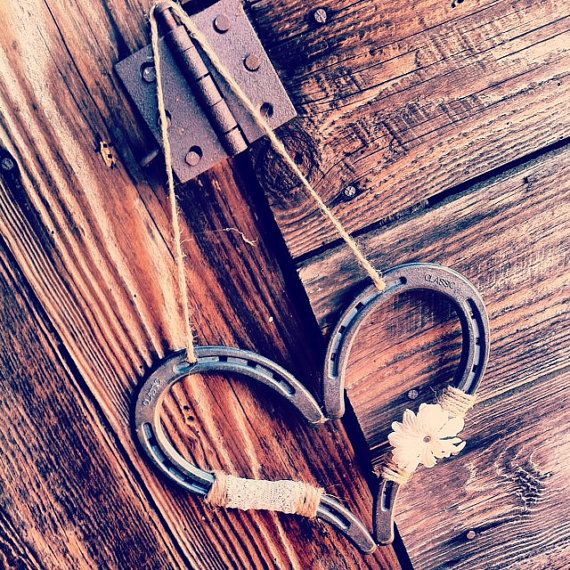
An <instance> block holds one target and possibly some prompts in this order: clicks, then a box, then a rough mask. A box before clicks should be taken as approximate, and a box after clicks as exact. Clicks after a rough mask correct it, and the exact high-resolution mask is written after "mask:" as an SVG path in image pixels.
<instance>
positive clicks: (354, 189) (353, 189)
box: [342, 184, 358, 200]
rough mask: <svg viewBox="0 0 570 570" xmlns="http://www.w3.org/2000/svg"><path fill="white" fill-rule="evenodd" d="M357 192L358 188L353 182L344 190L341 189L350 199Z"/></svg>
mask: <svg viewBox="0 0 570 570" xmlns="http://www.w3.org/2000/svg"><path fill="white" fill-rule="evenodd" d="M357 194H358V188H357V187H356V186H355V185H354V184H349V185H348V186H347V187H346V188H344V190H343V191H342V195H343V196H344V197H345V198H346V199H347V200H352V199H353V198H354V197H355V196H356V195H357Z"/></svg>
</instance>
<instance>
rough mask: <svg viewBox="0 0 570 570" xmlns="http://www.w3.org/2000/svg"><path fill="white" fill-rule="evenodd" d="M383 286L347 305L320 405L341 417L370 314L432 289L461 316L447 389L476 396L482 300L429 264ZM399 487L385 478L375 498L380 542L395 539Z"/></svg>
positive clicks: (482, 347) (484, 344) (484, 356)
mask: <svg viewBox="0 0 570 570" xmlns="http://www.w3.org/2000/svg"><path fill="white" fill-rule="evenodd" d="M383 277H384V280H385V281H386V284H387V287H386V289H385V290H384V291H382V292H380V291H379V290H378V289H377V288H376V287H375V286H374V285H370V286H368V287H367V288H366V289H364V291H362V292H361V293H360V294H359V295H358V296H357V297H356V298H355V299H354V300H353V301H352V303H351V304H350V305H349V306H348V308H347V309H346V310H345V311H344V313H343V314H342V316H341V318H340V320H339V321H338V323H337V325H336V326H335V328H334V330H333V331H332V334H331V337H330V340H329V345H328V349H327V353H326V360H325V365H324V382H323V390H324V405H325V410H326V413H327V415H328V416H329V417H334V418H338V417H341V416H342V415H343V413H344V384H345V373H346V369H347V365H348V359H349V355H350V351H351V348H352V346H353V344H354V341H355V339H356V337H357V335H358V332H359V330H360V328H361V326H362V324H363V323H364V322H365V320H366V318H367V317H368V316H369V315H370V314H371V313H372V311H373V310H374V309H375V308H377V307H379V306H380V305H381V304H383V303H385V302H386V301H388V300H389V299H391V298H394V297H395V296H397V295H399V294H400V293H403V292H405V291H412V290H422V289H423V290H430V291H435V292H437V293H440V294H442V295H444V296H445V297H446V298H448V299H449V300H450V301H451V303H452V304H453V306H454V308H455V310H456V313H457V315H458V317H459V321H460V324H461V333H462V348H461V358H460V362H459V366H458V368H457V370H456V373H455V376H454V378H453V380H452V382H451V385H452V386H453V387H455V388H458V389H459V390H462V391H463V392H465V393H467V394H470V395H474V394H475V392H476V390H477V387H478V386H479V383H480V382H481V379H482V378H483V375H484V373H485V368H486V365H487V361H488V359H489V348H490V342H489V319H488V316H487V311H486V309H485V305H484V303H483V300H482V299H481V296H480V294H479V292H478V291H477V289H476V288H475V287H474V285H473V284H472V283H471V282H469V281H468V280H467V279H466V278H465V277H463V276H462V275H461V274H459V273H457V272H456V271H453V270H452V269H449V268H447V267H443V266H441V265H436V264H432V263H409V264H404V265H399V266H397V267H394V268H392V269H390V270H389V271H387V272H386V273H385V274H384V275H383ZM398 489H399V485H398V483H395V482H394V481H387V480H383V481H382V482H381V484H380V488H379V491H378V494H377V497H376V505H375V515H374V516H375V537H376V540H377V541H378V542H380V543H382V544H388V543H390V542H392V540H393V537H394V530H393V528H394V505H395V502H396V497H397V494H398Z"/></svg>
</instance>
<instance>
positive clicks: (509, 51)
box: [251, 0, 570, 257]
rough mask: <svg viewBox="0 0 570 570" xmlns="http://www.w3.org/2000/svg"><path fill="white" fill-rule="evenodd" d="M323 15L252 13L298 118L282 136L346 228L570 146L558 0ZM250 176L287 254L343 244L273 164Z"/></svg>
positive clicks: (361, 4) (431, 3) (332, 7)
mask: <svg viewBox="0 0 570 570" xmlns="http://www.w3.org/2000/svg"><path fill="white" fill-rule="evenodd" d="M319 6H323V7H324V8H326V9H327V10H328V14H329V18H328V21H327V23H326V24H325V25H322V26H319V25H318V24H316V23H315V22H314V21H313V20H312V18H311V13H312V10H313V9H314V6H313V5H310V4H307V3H306V2H301V1H292V0H278V1H271V2H269V1H266V0H263V1H254V2H252V3H251V13H252V15H253V17H254V19H255V21H256V22H257V24H258V26H259V28H260V29H261V30H262V34H263V37H264V38H266V39H267V42H269V47H270V55H271V56H272V59H273V60H274V61H275V62H276V63H277V65H278V66H279V69H280V71H281V72H282V75H283V77H284V78H285V83H286V86H287V88H288V90H289V92H290V93H292V95H293V100H294V103H295V104H296V106H297V108H298V110H299V112H300V115H301V118H300V119H299V120H298V121H297V122H296V123H294V124H293V125H292V126H290V127H285V128H284V129H283V130H282V134H283V136H284V138H285V140H286V142H287V144H288V145H289V147H290V148H291V149H292V151H293V153H294V154H295V156H296V158H297V159H298V161H299V163H300V164H301V166H302V168H304V170H305V172H307V173H308V174H309V177H310V179H311V180H312V181H313V182H314V184H315V187H316V189H317V190H318V192H319V193H320V195H321V197H322V198H323V199H324V200H325V202H326V203H327V205H328V206H329V207H331V208H332V210H333V211H334V212H335V213H336V214H337V216H338V217H339V218H340V219H341V221H342V222H343V224H344V225H345V226H346V227H347V228H348V229H349V230H350V231H356V230H363V229H365V228H367V227H368V226H369V225H370V224H372V223H375V222H377V221H379V220H383V219H386V218H389V217H390V216H394V215H396V214H397V213H399V212H402V211H404V210H405V209H406V208H408V207H410V206H414V205H416V204H418V203H420V202H422V201H423V200H425V199H426V198H429V197H430V196H434V195H437V194H438V193H440V192H442V191H444V190H447V189H449V188H452V187H454V186H456V185H458V184H460V183H463V182H465V181H466V180H470V179H472V178H473V177H475V176H478V175H480V174H483V173H485V172H487V171H489V170H491V169H494V168H497V167H499V166H501V165H504V164H506V163H508V162H509V161H512V160H514V159H516V158H518V157H521V156H526V155H527V154H529V153H531V152H533V151H535V150H537V149H540V148H542V147H544V146H547V145H550V144H552V143H555V142H556V141H559V140H561V139H563V138H565V137H567V136H569V135H570V123H569V121H568V117H569V116H570V114H569V113H568V100H569V96H568V78H567V74H568V69H569V51H568V46H570V41H569V35H568V29H569V22H570V19H569V18H568V6H567V5H565V3H561V2H556V1H550V0H547V1H539V2H536V1H535V0H498V1H496V0H490V1H473V2H472V1H467V2H464V3H456V7H452V2H451V0H450V1H449V2H442V1H439V0H422V1H420V2H379V1H376V0H361V1H356V2H354V1H349V0H346V1H341V2H338V1H334V2H332V1H330V2H327V1H325V2H322V3H320V4H319ZM258 167H259V177H260V179H261V181H262V184H263V185H264V187H265V188H266V190H267V192H268V195H269V198H270V201H271V205H272V209H273V211H274V214H275V217H276V219H277V221H278V224H279V227H280V229H281V230H282V232H283V233H284V235H285V238H286V241H287V244H288V247H289V250H290V251H291V254H292V255H293V257H299V256H304V255H308V254H309V253H310V252H314V251H315V250H316V249H318V248H319V247H321V246H322V245H324V244H328V243H330V242H332V241H334V240H336V239H337V238H338V236H337V235H336V234H335V232H334V229H332V228H331V226H330V224H328V223H327V222H326V221H325V220H324V219H323V217H322V215H321V214H320V213H319V212H318V211H317V208H316V206H315V204H314V203H313V202H312V201H311V200H310V199H309V198H308V197H307V196H306V193H305V192H304V190H303V189H302V188H301V187H300V186H299V185H298V183H297V182H296V181H295V180H292V179H291V177H290V176H288V175H287V174H286V172H285V170H284V167H283V165H282V163H281V161H279V160H277V159H275V156H274V155H273V154H272V153H264V154H263V155H262V156H261V158H260V159H259V160H258ZM348 185H355V186H356V187H357V190H358V192H357V196H356V197H355V198H353V199H351V200H348V201H347V200H346V199H345V198H343V189H344V188H345V187H346V186H348Z"/></svg>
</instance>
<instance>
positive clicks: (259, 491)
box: [205, 471, 324, 518]
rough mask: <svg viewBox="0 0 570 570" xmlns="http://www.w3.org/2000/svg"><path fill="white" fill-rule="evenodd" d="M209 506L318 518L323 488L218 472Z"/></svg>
mask: <svg viewBox="0 0 570 570" xmlns="http://www.w3.org/2000/svg"><path fill="white" fill-rule="evenodd" d="M215 476H216V479H215V480H214V484H213V485H212V488H211V489H210V491H209V493H208V495H207V496H206V499H205V500H206V503H208V504H210V505H213V506H218V507H224V508H227V509H240V510H242V511H248V510H250V509H252V510H256V511H258V510H268V511H276V512H280V513H288V514H293V515H300V516H303V517H307V518H315V517H316V516H317V509H318V507H319V504H320V502H321V497H322V496H323V493H324V489H323V488H322V487H314V486H313V485H310V484H309V483H304V482H302V481H289V480H287V481H266V480H260V479H245V478H242V477H235V476H234V475H228V474H227V473H224V472H223V471H216V472H215Z"/></svg>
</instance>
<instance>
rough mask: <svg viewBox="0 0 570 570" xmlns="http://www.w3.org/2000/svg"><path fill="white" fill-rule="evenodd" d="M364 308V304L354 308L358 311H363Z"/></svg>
mask: <svg viewBox="0 0 570 570" xmlns="http://www.w3.org/2000/svg"><path fill="white" fill-rule="evenodd" d="M362 307H364V303H358V305H356V306H355V307H354V308H355V309H356V310H357V311H360V310H362Z"/></svg>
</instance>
